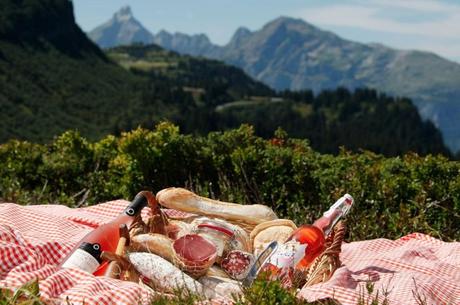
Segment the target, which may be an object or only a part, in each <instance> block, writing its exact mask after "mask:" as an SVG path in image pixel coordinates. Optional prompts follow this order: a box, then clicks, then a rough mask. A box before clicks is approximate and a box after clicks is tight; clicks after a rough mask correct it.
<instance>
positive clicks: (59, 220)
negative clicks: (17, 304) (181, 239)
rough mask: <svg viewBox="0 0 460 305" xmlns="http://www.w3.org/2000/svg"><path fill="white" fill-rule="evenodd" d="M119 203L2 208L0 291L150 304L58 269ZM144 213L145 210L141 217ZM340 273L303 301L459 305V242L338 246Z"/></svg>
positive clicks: (126, 290)
mask: <svg viewBox="0 0 460 305" xmlns="http://www.w3.org/2000/svg"><path fill="white" fill-rule="evenodd" d="M127 204H128V202H127V201H125V200H117V201H111V202H107V203H103V204H98V205H95V206H92V207H85V208H79V209H70V208H67V207H65V206H61V205H37V206H19V205H16V204H12V203H3V204H0V287H8V288H13V289H14V288H17V287H20V286H21V285H23V284H24V283H26V282H28V281H30V280H33V279H35V278H38V279H39V286H40V293H41V297H42V299H43V300H45V301H49V302H60V301H65V300H66V299H68V301H69V302H70V303H72V304H82V303H85V304H87V305H93V304H94V305H96V304H122V305H123V304H139V303H142V304H148V303H149V300H150V299H151V297H152V295H151V292H149V290H147V289H145V288H143V287H141V286H139V285H137V284H136V283H132V282H125V281H120V280H114V279H109V278H104V277H94V276H93V275H90V274H88V273H86V272H83V271H78V270H74V269H58V268H57V267H56V265H57V264H58V263H59V262H60V261H61V259H62V258H63V257H64V256H66V255H67V253H68V252H69V251H70V250H71V249H72V248H73V247H74V245H75V244H76V243H77V242H78V241H79V240H80V239H81V238H82V237H83V236H84V235H85V234H87V233H88V232H89V231H90V230H92V229H93V228H95V227H97V226H99V225H101V224H104V223H107V222H109V221H111V220H112V219H113V218H114V217H115V216H117V215H118V214H119V213H120V212H121V211H122V210H123V209H124V208H125V207H126V206H127ZM148 212H149V211H148V209H144V211H143V217H146V216H147V213H148ZM341 260H342V262H343V266H342V267H341V268H339V269H338V270H337V271H336V272H335V274H334V275H333V277H332V278H331V280H329V281H328V282H327V283H325V284H317V285H314V286H311V287H308V288H304V289H302V290H301V291H300V293H299V296H301V297H304V298H306V299H308V300H316V299H320V298H325V297H332V298H335V299H337V300H338V301H339V302H341V303H342V304H350V305H355V304H356V303H357V301H358V299H359V297H360V296H361V297H364V299H367V297H368V292H367V290H366V289H365V286H366V283H367V282H372V283H374V294H375V293H376V291H379V296H380V298H381V299H383V297H382V292H383V290H386V291H387V292H388V293H389V294H388V299H389V301H390V305H393V304H395V305H396V304H398V305H399V304H417V303H416V299H415V297H414V293H415V292H418V294H419V295H420V296H422V297H424V298H426V304H460V243H458V242H457V243H445V242H442V241H439V240H437V239H434V238H432V237H429V236H426V235H423V234H411V235H408V236H405V237H403V238H401V239H398V240H396V241H391V240H386V239H377V240H369V241H362V242H353V243H349V244H344V245H343V249H342V255H341Z"/></svg>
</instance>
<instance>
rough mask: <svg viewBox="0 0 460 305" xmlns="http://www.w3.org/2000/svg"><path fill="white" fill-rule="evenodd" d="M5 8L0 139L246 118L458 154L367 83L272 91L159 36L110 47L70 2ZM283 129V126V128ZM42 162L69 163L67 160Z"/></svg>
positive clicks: (208, 127)
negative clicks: (87, 30)
mask: <svg viewBox="0 0 460 305" xmlns="http://www.w3.org/2000/svg"><path fill="white" fill-rule="evenodd" d="M0 7H2V10H0V108H1V109H2V111H1V112H0V143H3V142H6V141H8V140H13V141H12V145H13V146H14V145H16V144H17V143H18V142H17V141H14V140H30V141H34V142H42V143H47V142H49V141H50V140H51V139H52V138H53V137H55V136H57V135H59V134H61V133H63V132H64V131H67V130H77V131H78V132H80V133H81V134H82V135H83V136H85V137H87V138H88V139H89V140H95V139H100V138H101V137H104V136H106V135H107V134H115V135H117V134H119V133H120V132H122V131H128V130H132V129H134V128H137V127H138V126H142V127H144V128H153V126H155V124H157V123H159V122H162V121H164V120H169V121H171V122H173V123H175V124H177V125H178V126H179V127H180V129H181V130H182V132H185V133H188V134H197V133H198V134H206V133H208V132H210V131H222V130H226V129H229V128H235V127H239V126H240V125H241V124H243V123H248V124H251V125H252V126H254V131H255V132H256V133H257V134H258V135H261V136H263V137H264V138H267V139H271V140H270V141H274V142H273V143H274V144H276V143H278V144H280V143H281V142H282V139H280V138H279V137H281V138H284V137H285V136H286V132H287V134H288V135H289V136H291V137H295V138H306V139H309V141H310V144H311V147H312V148H314V149H315V150H318V151H320V152H326V153H337V152H338V151H339V147H340V146H345V147H346V148H347V149H350V150H354V151H357V150H360V149H369V150H372V151H374V152H376V153H382V154H385V155H392V156H393V155H400V154H403V153H405V152H408V151H414V152H418V153H420V154H429V153H433V154H434V153H441V154H443V155H446V156H449V157H450V156H452V154H450V153H449V151H448V150H447V148H446V147H445V146H444V143H443V139H442V137H441V134H440V132H439V130H438V129H437V128H436V127H435V126H434V125H433V124H432V123H431V122H423V121H422V120H421V118H420V115H419V114H418V112H417V110H416V108H415V107H414V105H413V104H412V103H411V101H410V100H408V99H404V98H394V97H391V96H388V95H386V94H384V93H379V92H377V91H375V90H368V89H357V90H354V91H349V90H346V89H344V88H339V89H335V90H325V91H321V92H320V93H318V94H316V95H314V94H313V92H312V91H311V90H303V91H296V92H293V91H283V92H275V91H274V90H273V89H271V88H270V87H268V86H267V85H265V84H263V83H261V82H259V81H257V80H254V79H253V78H251V77H250V76H248V75H247V74H246V73H245V72H244V71H243V70H241V69H240V68H238V67H235V66H232V65H228V64H226V63H224V62H223V61H218V60H212V59H207V58H204V57H193V56H190V55H181V54H179V53H177V52H174V51H168V50H165V49H163V48H162V47H160V46H157V45H155V44H150V45H140V44H135V45H130V46H122V47H116V48H110V49H108V50H105V51H103V50H101V49H100V48H99V47H98V46H97V45H96V44H94V43H93V42H92V41H91V40H89V39H88V38H87V36H86V35H85V34H84V33H83V32H82V30H81V29H80V28H79V27H78V25H77V24H76V23H75V18H74V15H73V4H72V2H71V1H68V0H28V1H16V0H0ZM128 13H129V10H126V9H125V10H124V12H123V13H122V14H119V16H120V15H121V16H126V14H128ZM131 18H132V17H128V18H125V19H127V20H129V19H131ZM242 34H243V36H244V33H242ZM129 35H131V37H138V36H136V35H135V34H133V33H132V32H131V34H129ZM192 41H193V39H192ZM172 42H174V40H172ZM279 127H281V128H282V129H283V130H284V131H285V132H283V131H281V130H278V131H277V132H276V133H275V130H277V128H279ZM141 132H142V131H141ZM215 135H216V134H214V135H212V134H210V136H215ZM217 135H218V133H217ZM356 135H359V137H358V136H356ZM274 136H275V137H277V138H275V139H273V137H274ZM72 139H73V138H72V137H67V136H63V137H60V140H59V141H58V142H55V144H53V145H57V146H60V147H65V146H66V145H67V146H69V147H70V146H71V147H75V148H76V149H77V150H83V151H84V150H85V148H84V147H86V144H85V143H82V142H81V141H80V140H78V141H74V140H75V139H73V140H72ZM107 139H110V138H107ZM112 139H114V138H112ZM85 141H86V140H85ZM110 141H112V140H108V142H106V143H105V144H104V145H109V146H110V145H112V144H111V142H110ZM280 141H281V142H280ZM142 144H143V143H139V145H142ZM278 144H276V145H278ZM32 145H33V144H32ZM2 147H3V146H2V145H0V154H1V152H2ZM49 149H54V146H50V147H49ZM101 149H102V151H101V153H104V152H103V151H104V148H102V147H101ZM127 149H129V148H127ZM171 157H173V156H171ZM37 158H41V156H37ZM76 158H77V157H76ZM1 159H2V156H0V162H1ZM77 159H78V158H77ZM77 159H75V162H76V164H82V163H84V160H80V159H78V160H77ZM45 162H48V163H49V164H50V165H51V166H53V167H55V168H58V169H59V168H62V167H61V166H62V160H60V159H46V160H45ZM82 166H83V165H82ZM21 168H25V169H26V170H27V168H28V165H27V164H25V165H24V164H21ZM66 174H67V173H64V172H62V175H61V176H60V177H59V179H64V178H63V177H65V175H66ZM64 180H65V179H64Z"/></svg>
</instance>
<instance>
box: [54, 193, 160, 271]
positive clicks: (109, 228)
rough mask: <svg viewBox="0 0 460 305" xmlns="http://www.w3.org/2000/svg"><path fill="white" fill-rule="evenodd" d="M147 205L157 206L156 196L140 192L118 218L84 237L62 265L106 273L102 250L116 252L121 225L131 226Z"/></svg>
mask: <svg viewBox="0 0 460 305" xmlns="http://www.w3.org/2000/svg"><path fill="white" fill-rule="evenodd" d="M147 205H150V206H151V207H155V206H156V199H155V196H154V195H153V194H152V193H151V192H148V191H142V192H140V193H138V194H137V195H136V197H134V199H133V201H132V202H131V203H130V204H129V205H128V206H127V207H126V208H125V209H124V211H123V212H122V213H121V214H120V215H118V217H117V218H115V219H114V220H112V221H111V222H109V223H107V224H104V225H101V226H99V227H98V228H96V229H94V230H93V231H91V232H89V233H88V234H87V235H86V236H85V237H83V238H82V240H81V241H80V242H79V243H78V244H77V246H76V247H75V248H74V249H73V250H72V251H71V252H70V254H69V255H68V256H67V257H66V258H65V259H64V260H63V261H62V262H61V264H60V267H62V268H78V269H81V270H85V271H87V272H89V273H93V274H94V275H104V274H105V272H106V269H107V267H108V263H107V262H102V261H101V259H100V255H101V253H102V251H108V252H115V250H116V249H117V245H118V241H119V239H120V233H119V228H120V225H122V224H125V225H126V226H127V227H128V228H129V227H130V226H131V225H132V224H133V222H134V221H135V220H136V218H137V217H140V213H141V210H142V209H143V208H144V207H146V206H147Z"/></svg>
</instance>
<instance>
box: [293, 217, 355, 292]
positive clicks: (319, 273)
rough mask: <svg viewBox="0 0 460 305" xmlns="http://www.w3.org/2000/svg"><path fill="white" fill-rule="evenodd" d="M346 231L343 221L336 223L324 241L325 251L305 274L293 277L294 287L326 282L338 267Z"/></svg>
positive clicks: (299, 273)
mask: <svg viewBox="0 0 460 305" xmlns="http://www.w3.org/2000/svg"><path fill="white" fill-rule="evenodd" d="M346 231H347V227H346V225H345V223H344V222H343V221H340V222H338V223H337V225H336V226H335V227H334V230H333V231H332V233H331V235H329V237H328V238H327V239H326V250H325V251H324V252H323V253H322V254H321V255H320V256H318V257H317V258H316V259H315V260H314V261H313V263H312V264H311V265H310V267H309V268H308V270H307V271H306V272H298V273H296V274H295V276H294V285H295V286H296V287H303V286H311V285H314V284H318V283H324V282H327V281H328V280H329V279H330V278H331V277H332V275H333V274H334V272H335V270H337V268H339V267H340V265H341V262H340V258H339V255H340V252H341V251H342V242H343V238H344V236H345V233H346Z"/></svg>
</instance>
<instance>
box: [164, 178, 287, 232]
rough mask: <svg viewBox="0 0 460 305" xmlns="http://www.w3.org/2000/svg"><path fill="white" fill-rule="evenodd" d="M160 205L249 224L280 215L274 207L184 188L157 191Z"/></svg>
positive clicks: (272, 218)
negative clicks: (224, 199) (238, 202)
mask: <svg viewBox="0 0 460 305" xmlns="http://www.w3.org/2000/svg"><path fill="white" fill-rule="evenodd" d="M157 201H158V203H159V204H160V205H162V206H164V207H167V208H170V209H175V210H179V211H184V212H189V213H195V214H200V215H206V216H214V217H218V218H223V219H227V220H233V221H243V222H246V223H249V224H259V223H262V222H265V221H269V220H274V219H277V218H278V217H277V216H276V214H275V212H273V210H272V209H270V208H269V207H267V206H265V205H261V204H253V205H242V204H236V203H230V202H223V201H218V200H213V199H210V198H206V197H201V196H198V195H197V194H195V193H193V192H191V191H188V190H186V189H183V188H175V187H171V188H166V189H163V190H161V191H159V192H158V193H157Z"/></svg>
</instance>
